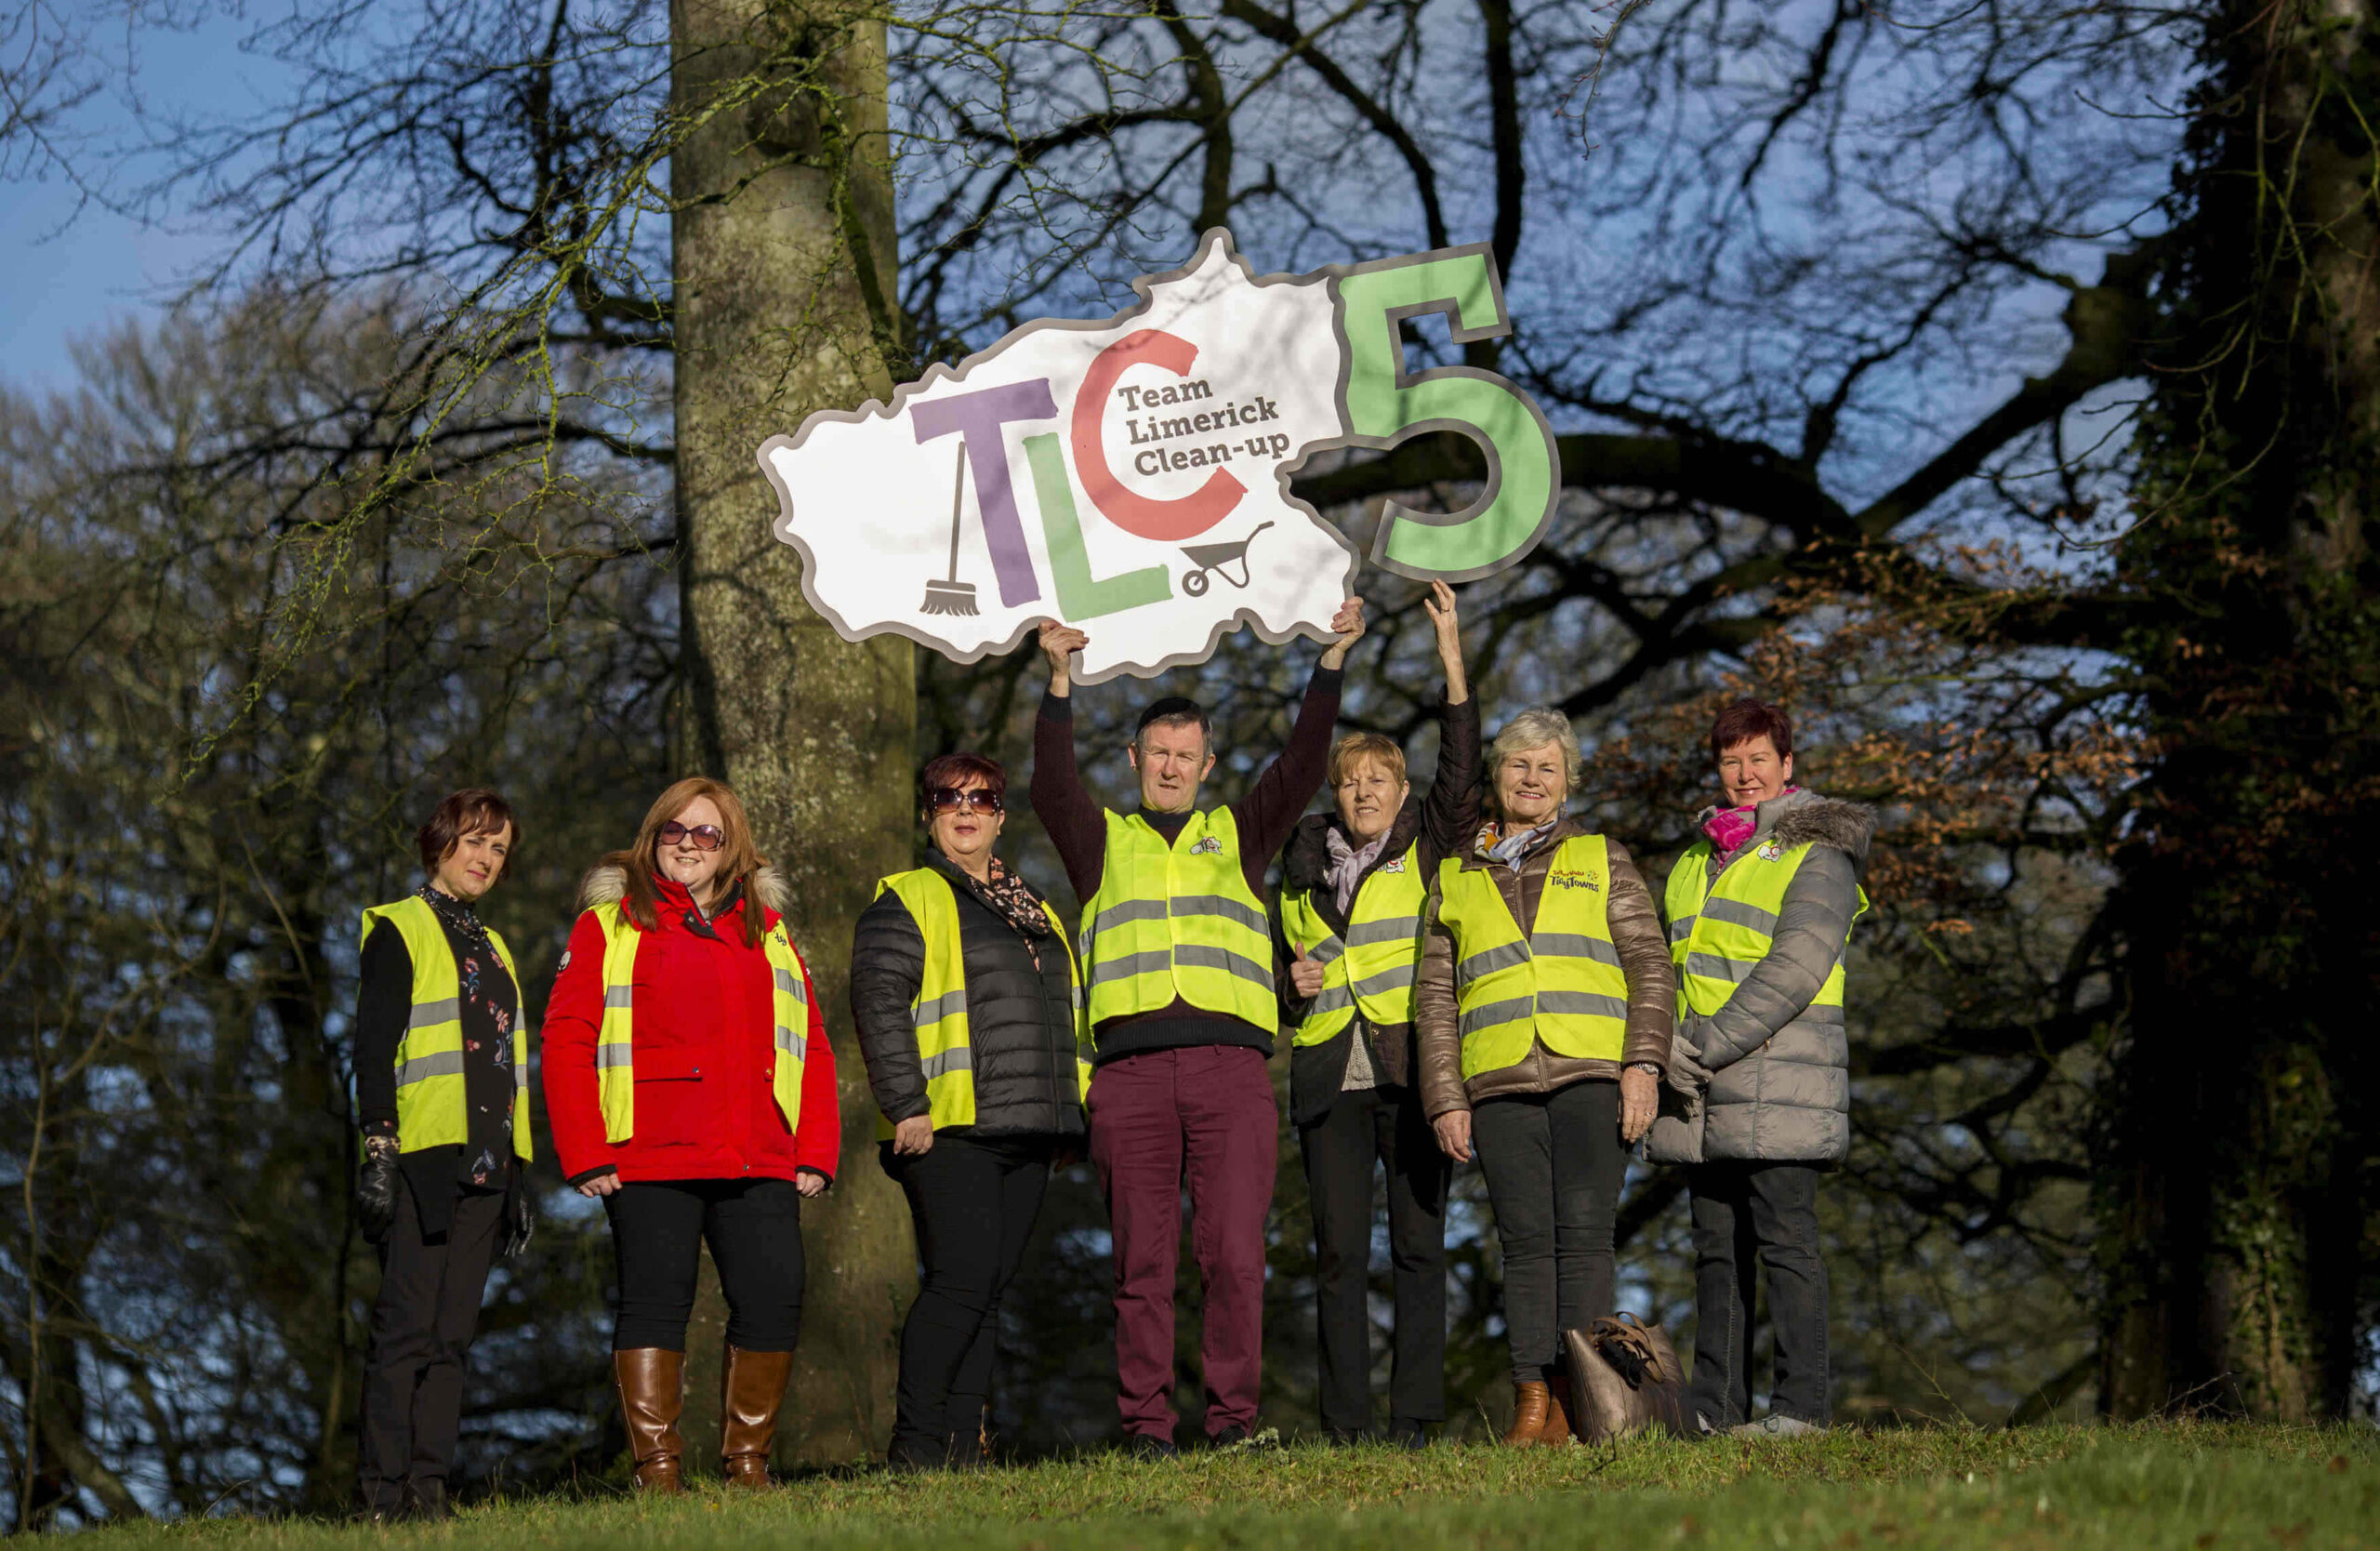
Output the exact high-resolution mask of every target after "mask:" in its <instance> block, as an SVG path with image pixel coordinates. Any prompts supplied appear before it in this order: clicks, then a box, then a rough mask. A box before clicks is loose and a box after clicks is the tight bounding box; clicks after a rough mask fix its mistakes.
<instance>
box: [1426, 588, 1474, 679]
mask: <svg viewBox="0 0 2380 1551" xmlns="http://www.w3.org/2000/svg"><path fill="white" fill-rule="evenodd" d="M1421 606H1422V607H1423V608H1426V609H1428V610H1429V611H1430V628H1431V629H1432V630H1435V631H1436V632H1437V636H1438V663H1439V666H1441V667H1442V668H1444V669H1446V674H1447V703H1448V705H1459V704H1461V702H1462V701H1464V700H1467V699H1469V698H1470V697H1471V684H1470V682H1469V680H1467V679H1466V678H1465V677H1464V675H1463V671H1462V621H1461V618H1459V617H1458V616H1456V614H1455V606H1454V589H1453V588H1451V587H1448V585H1447V584H1446V583H1444V582H1442V581H1434V582H1432V583H1431V584H1430V595H1429V596H1428V597H1426V598H1424V599H1422V600H1421Z"/></svg>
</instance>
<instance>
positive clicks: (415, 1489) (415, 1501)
mask: <svg viewBox="0 0 2380 1551" xmlns="http://www.w3.org/2000/svg"><path fill="white" fill-rule="evenodd" d="M404 1516H405V1517H406V1518H410V1519H412V1520H414V1521H415V1522H417V1523H423V1524H436V1523H439V1522H441V1521H442V1520H444V1519H449V1518H454V1517H455V1510H454V1509H453V1508H450V1507H448V1506H447V1505H446V1483H445V1482H444V1481H440V1480H418V1481H407V1482H406V1483H405V1508H404Z"/></svg>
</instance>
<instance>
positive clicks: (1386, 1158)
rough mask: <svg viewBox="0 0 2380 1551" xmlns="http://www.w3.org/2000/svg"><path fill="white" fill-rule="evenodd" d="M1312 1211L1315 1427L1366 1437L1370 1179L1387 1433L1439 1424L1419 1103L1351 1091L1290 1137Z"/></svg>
mask: <svg viewBox="0 0 2380 1551" xmlns="http://www.w3.org/2000/svg"><path fill="white" fill-rule="evenodd" d="M1298 1143H1299V1152H1300V1153H1301V1155H1302V1157H1303V1158H1304V1160H1305V1186H1306V1195H1307V1198H1308V1199H1309V1200H1311V1201H1312V1203H1313V1208H1314V1250H1315V1260H1316V1278H1315V1295H1314V1306H1315V1322H1316V1327H1317V1330H1316V1333H1317V1335H1318V1337H1319V1343H1318V1349H1319V1353H1320V1363H1319V1366H1320V1370H1321V1373H1320V1378H1321V1383H1320V1385H1319V1389H1320V1399H1321V1408H1322V1425H1323V1427H1324V1428H1325V1429H1326V1430H1327V1431H1329V1432H1331V1433H1335V1434H1338V1435H1341V1436H1342V1437H1353V1436H1355V1435H1356V1434H1359V1433H1362V1432H1365V1431H1367V1430H1369V1428H1370V1426H1371V1411H1372V1396H1371V1373H1372V1321H1371V1253H1372V1169H1373V1164H1374V1163H1375V1161H1377V1162H1378V1164H1379V1165H1380V1167H1382V1169H1385V1170H1386V1171H1387V1173H1388V1255H1389V1266H1390V1268H1391V1272H1392V1275H1393V1279H1394V1287H1395V1304H1396V1328H1395V1334H1394V1335H1393V1336H1392V1337H1391V1345H1390V1353H1391V1357H1390V1366H1389V1378H1388V1413H1389V1418H1390V1422H1391V1424H1392V1425H1397V1426H1402V1425H1404V1424H1406V1423H1411V1422H1443V1421H1445V1420H1446V1414H1447V1399H1446V1359H1447V1182H1448V1178H1449V1177H1450V1176H1451V1175H1452V1173H1453V1168H1452V1165H1451V1163H1450V1161H1449V1160H1448V1158H1447V1155H1446V1154H1445V1153H1443V1152H1441V1151H1439V1150H1438V1142H1437V1136H1436V1134H1435V1133H1434V1132H1432V1130H1431V1129H1430V1121H1429V1118H1428V1117H1427V1116H1425V1115H1423V1114H1422V1113H1421V1097H1420V1095H1419V1094H1416V1093H1415V1092H1414V1091H1413V1090H1412V1089H1410V1088H1398V1087H1379V1088H1356V1089H1351V1090H1349V1091H1347V1092H1344V1093H1342V1094H1340V1095H1339V1096H1338V1098H1337V1099H1336V1100H1335V1101H1333V1102H1332V1104H1331V1106H1330V1109H1329V1113H1327V1114H1325V1115H1324V1116H1323V1118H1322V1119H1321V1120H1316V1122H1315V1123H1313V1124H1312V1125H1308V1126H1302V1127H1300V1128H1299V1131H1298Z"/></svg>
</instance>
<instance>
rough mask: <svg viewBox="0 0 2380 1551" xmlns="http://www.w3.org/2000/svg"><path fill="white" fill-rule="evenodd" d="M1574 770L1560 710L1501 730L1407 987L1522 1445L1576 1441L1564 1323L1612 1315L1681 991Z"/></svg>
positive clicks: (1649, 901) (1441, 879)
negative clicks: (1485, 1224)
mask: <svg viewBox="0 0 2380 1551" xmlns="http://www.w3.org/2000/svg"><path fill="white" fill-rule="evenodd" d="M1487 763H1488V806H1489V811H1490V812H1491V813H1492V814H1493V815H1495V816H1494V819H1493V821H1492V822H1490V823H1489V824H1488V826H1487V827H1486V828H1485V829H1482V830H1481V831H1480V833H1479V838H1478V840H1477V841H1476V842H1474V844H1473V845H1472V847H1471V848H1470V849H1469V850H1468V851H1467V852H1466V853H1465V854H1464V855H1461V856H1460V857H1449V858H1448V860H1447V862H1446V864H1445V866H1444V867H1443V868H1441V869H1440V871H1439V875H1438V881H1437V884H1436V887H1435V890H1434V891H1433V897H1432V908H1433V919H1432V921H1431V925H1430V932H1429V936H1428V938H1427V940H1426V942H1425V943H1424V945H1423V948H1422V958H1421V979H1420V982H1419V983H1418V985H1417V987H1416V988H1415V996H1414V1013H1415V1020H1416V1024H1417V1029H1418V1034H1419V1054H1420V1057H1421V1105H1422V1107H1423V1109H1424V1110H1425V1111H1427V1113H1428V1114H1429V1116H1430V1121H1431V1125H1432V1127H1433V1128H1434V1129H1435V1131H1436V1133H1437V1135H1438V1145H1439V1146H1440V1147H1443V1148H1445V1149H1446V1152H1447V1155H1448V1157H1450V1158H1452V1159H1454V1160H1457V1161H1464V1160H1468V1159H1469V1158H1470V1157H1471V1155H1472V1149H1473V1147H1474V1146H1475V1147H1477V1148H1478V1153H1479V1164H1480V1168H1481V1170H1482V1171H1483V1172H1484V1173H1486V1174H1487V1176H1488V1201H1489V1203H1490V1204H1491V1205H1492V1206H1493V1207H1494V1208H1495V1212H1496V1230H1497V1236H1498V1238H1499V1239H1501V1241H1502V1245H1503V1252H1504V1324H1505V1328H1506V1332H1507V1337H1508V1339H1509V1341H1510V1343H1511V1346H1512V1354H1513V1386H1514V1407H1513V1425H1512V1427H1511V1429H1510V1430H1509V1431H1507V1432H1506V1433H1505V1435H1504V1441H1505V1442H1506V1443H1509V1444H1514V1445H1517V1446H1527V1445H1528V1444H1533V1443H1544V1444H1558V1443H1565V1442H1568V1441H1570V1438H1571V1434H1570V1425H1569V1421H1568V1410H1569V1408H1568V1405H1567V1396H1566V1395H1565V1394H1564V1391H1565V1389H1567V1385H1565V1384H1564V1383H1563V1382H1562V1381H1561V1379H1560V1377H1559V1371H1558V1362H1559V1347H1560V1341H1561V1332H1563V1331H1564V1330H1566V1329H1577V1328H1583V1327H1584V1326H1586V1325H1587V1324H1588V1323H1589V1322H1590V1321H1591V1320H1593V1319H1597V1318H1599V1317H1601V1316H1604V1315H1607V1314H1609V1313H1611V1312H1612V1296H1613V1294H1612V1281H1613V1264H1612V1244H1611V1235H1612V1221H1613V1218H1614V1215H1615V1214H1616V1213H1617V1210H1618V1207H1619V1203H1620V1182H1621V1179H1622V1177H1623V1176H1624V1175H1625V1173H1626V1172H1627V1157H1628V1154H1627V1149H1628V1148H1629V1147H1631V1146H1633V1144H1634V1143H1635V1141H1636V1140H1637V1138H1639V1137H1641V1136H1642V1135H1644V1133H1645V1130H1646V1127H1647V1126H1649V1125H1651V1124H1652V1121H1653V1109H1654V1102H1655V1096H1656V1094H1657V1093H1658V1092H1659V1082H1660V1079H1661V1075H1662V1071H1663V1068H1664V1067H1666V1066H1667V1064H1668V1062H1669V1054H1670V1034H1671V1030H1672V1020H1673V1007H1674V1002H1675V989H1674V987H1673V975H1672V974H1671V969H1670V959H1669V948H1668V945H1667V943H1666V942H1665V941H1664V940H1663V938H1662V935H1661V927H1660V918H1659V915H1658V914H1657V913H1656V911H1655V909H1654V908H1653V897H1652V895H1651V893H1650V892H1649V891H1648V890H1647V889H1646V886H1645V880H1644V879H1643V877H1642V876H1640V875H1639V874H1638V872H1637V870H1636V868H1635V864H1634V863H1633V862H1632V861H1630V859H1629V856H1628V852H1627V850H1626V848H1624V847H1623V846H1621V845H1620V842H1618V841H1616V840H1613V839H1611V838H1610V837H1608V836H1606V835H1597V834H1593V833H1590V832H1589V831H1588V830H1587V829H1586V828H1585V827H1584V826H1583V825H1580V823H1578V822H1577V821H1576V820H1574V819H1570V818H1567V817H1565V816H1564V815H1563V811H1562V810H1563V806H1564V804H1565V803H1566V802H1567V800H1568V798H1569V796H1570V793H1571V792H1572V791H1573V790H1575V789H1576V788H1577V786H1578V780H1579V771H1580V753H1579V741H1578V738H1577V736H1576V735H1574V734H1573V733H1572V732H1571V730H1570V722H1569V719H1568V718H1567V717H1565V716H1564V715H1563V714H1562V713H1561V712H1560V711H1557V710H1554V709H1550V708H1547V707H1542V706H1540V707H1534V708H1532V709H1528V710H1526V711H1523V712H1522V713H1521V714H1520V715H1518V716H1516V717H1514V718H1513V720H1512V722H1510V723H1509V724H1507V725H1506V726H1505V728H1504V730H1503V731H1502V732H1501V733H1500V734H1498V735H1497V736H1496V741H1495V744H1494V746H1493V747H1492V748H1491V749H1489V751H1488V762H1487Z"/></svg>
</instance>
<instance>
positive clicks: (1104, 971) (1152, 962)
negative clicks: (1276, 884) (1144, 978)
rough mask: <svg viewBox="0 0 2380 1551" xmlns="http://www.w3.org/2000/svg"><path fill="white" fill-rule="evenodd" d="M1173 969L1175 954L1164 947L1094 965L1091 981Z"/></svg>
mask: <svg viewBox="0 0 2380 1551" xmlns="http://www.w3.org/2000/svg"><path fill="white" fill-rule="evenodd" d="M1172 969H1173V955H1172V954H1170V953H1168V952H1166V951H1165V950H1164V949H1162V948H1159V949H1157V951H1155V952H1152V953H1127V954H1125V955H1124V956H1123V957H1122V958H1121V959H1110V960H1108V961H1106V962H1105V963H1103V964H1098V965H1095V966H1093V968H1092V969H1091V984H1092V985H1094V986H1106V985H1111V984H1113V983H1114V982H1116V981H1118V980H1130V979H1131V978H1132V976H1134V975H1136V974H1170V973H1171V972H1172ZM1268 978H1269V977H1268Z"/></svg>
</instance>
